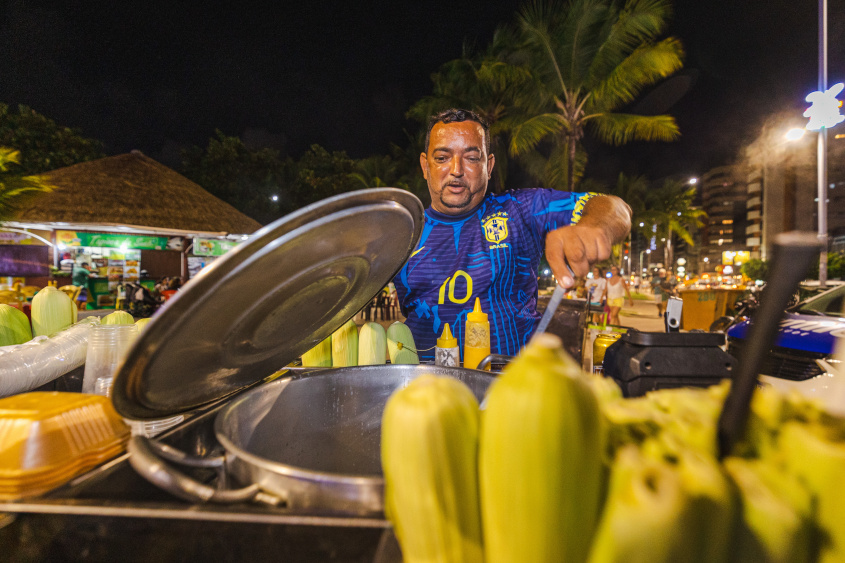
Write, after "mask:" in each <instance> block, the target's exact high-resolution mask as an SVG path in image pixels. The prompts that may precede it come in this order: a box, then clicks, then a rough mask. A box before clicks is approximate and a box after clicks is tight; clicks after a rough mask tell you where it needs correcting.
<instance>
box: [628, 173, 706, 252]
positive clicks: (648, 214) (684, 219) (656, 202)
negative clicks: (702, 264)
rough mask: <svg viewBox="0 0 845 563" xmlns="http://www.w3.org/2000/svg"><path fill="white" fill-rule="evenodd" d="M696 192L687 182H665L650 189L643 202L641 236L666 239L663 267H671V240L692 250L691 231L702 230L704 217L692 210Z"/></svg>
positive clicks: (696, 209)
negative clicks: (667, 265) (674, 238)
mask: <svg viewBox="0 0 845 563" xmlns="http://www.w3.org/2000/svg"><path fill="white" fill-rule="evenodd" d="M693 198H695V188H694V187H691V186H689V185H688V184H687V183H686V182H681V181H678V180H666V181H665V182H664V183H663V185H662V186H660V187H659V188H655V189H651V190H650V191H649V192H648V194H647V196H646V200H645V211H644V212H643V214H642V220H641V222H643V223H644V224H645V226H644V227H643V229H644V234H646V236H647V237H649V238H650V237H652V236H653V237H655V238H660V239H664V238H665V239H666V246H665V247H664V260H665V264H672V263H673V259H674V257H673V244H672V240H673V237H674V236H676V235H677V236H678V237H680V238H681V239H682V240H684V241H685V242H686V243H687V244H689V245H690V246H694V244H695V242H694V241H693V238H692V234H691V233H690V229H693V228H698V227H701V226H702V225H703V224H704V222H703V221H702V219H703V218H704V217H707V213H705V212H704V210H702V209H699V208H696V207H693V206H692V201H693Z"/></svg>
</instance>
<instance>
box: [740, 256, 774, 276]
mask: <svg viewBox="0 0 845 563" xmlns="http://www.w3.org/2000/svg"><path fill="white" fill-rule="evenodd" d="M739 271H740V272H742V275H744V276H745V277H747V278H750V279H752V280H766V279H768V276H769V263H768V262H767V261H766V260H760V259H759V258H752V259H751V260H749V261H748V262H746V263H745V264H743V265H742V266H741V267H740V269H739Z"/></svg>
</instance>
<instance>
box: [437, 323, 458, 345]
mask: <svg viewBox="0 0 845 563" xmlns="http://www.w3.org/2000/svg"><path fill="white" fill-rule="evenodd" d="M437 347H438V348H457V347H458V339H457V338H455V337H454V336H452V331H451V330H449V323H446V326H445V328H443V334H441V335H440V338H438V339H437Z"/></svg>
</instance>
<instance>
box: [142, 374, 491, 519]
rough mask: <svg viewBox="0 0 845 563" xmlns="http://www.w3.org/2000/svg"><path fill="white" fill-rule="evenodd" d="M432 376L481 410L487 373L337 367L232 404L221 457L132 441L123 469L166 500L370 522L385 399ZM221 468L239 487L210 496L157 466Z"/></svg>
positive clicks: (219, 427)
mask: <svg viewBox="0 0 845 563" xmlns="http://www.w3.org/2000/svg"><path fill="white" fill-rule="evenodd" d="M424 373H433V374H436V375H443V376H449V377H454V378H456V379H459V380H460V381H462V382H464V383H465V384H466V385H467V386H468V387H469V388H470V389H471V390H472V392H473V393H474V394H475V396H476V398H477V399H478V400H479V402H480V401H481V400H482V398H483V395H484V393H485V392H486V390H487V387H488V386H489V385H490V383H491V382H492V381H493V376H492V375H491V374H490V373H487V372H483V371H476V370H470V369H462V368H446V367H439V366H430V365H381V366H361V367H349V368H336V369H328V370H322V371H319V372H312V373H310V374H300V375H295V376H291V377H286V378H283V379H279V380H277V381H274V382H272V383H269V384H266V385H262V386H260V387H258V388H255V389H253V390H251V391H248V392H246V393H244V394H243V395H242V396H240V397H237V398H236V399H234V400H233V401H232V402H231V403H230V404H229V405H227V406H226V407H225V409H224V410H223V411H221V412H220V414H219V415H218V417H217V419H216V421H215V434H216V437H217V440H218V441H219V442H220V444H221V445H222V446H223V448H224V449H225V451H226V453H225V456H221V457H220V458H213V459H208V458H203V459H198V458H189V457H188V456H186V455H184V454H182V453H181V452H177V451H174V450H172V449H170V448H168V447H166V446H162V445H160V444H156V443H154V442H151V441H150V440H148V439H147V438H145V437H142V436H135V437H133V439H132V441H131V442H130V445H129V451H130V453H131V456H130V463H131V464H132V466H133V467H134V468H135V470H136V471H138V472H139V473H140V474H141V475H143V476H144V477H145V478H146V479H148V480H149V481H151V482H153V483H154V484H156V485H158V486H160V487H162V488H164V489H166V490H168V491H169V492H171V493H173V494H175V495H177V496H179V497H182V498H185V499H188V500H191V501H194V502H196V501H211V502H224V503H231V502H242V501H245V500H253V499H254V500H259V501H263V502H267V503H270V504H273V505H276V506H285V507H287V508H289V509H292V510H296V511H297V512H304V513H314V514H321V515H326V514H351V515H360V516H365V515H375V514H379V513H381V512H383V510H384V479H383V478H382V473H381V455H380V440H381V418H382V412H383V411H384V406H385V404H386V403H387V399H388V398H389V397H390V395H391V393H393V392H394V391H395V390H397V389H400V388H402V387H404V386H406V385H407V384H408V383H409V382H410V381H411V380H412V379H414V378H416V377H418V376H420V375H422V374H424ZM162 457H164V458H165V459H167V460H168V461H173V462H179V463H184V464H187V465H195V466H197V465H200V466H205V467H209V466H222V467H223V468H224V469H225V475H226V477H227V478H231V479H232V480H233V481H235V482H237V483H238V484H240V485H242V486H244V488H241V489H235V490H225V491H221V490H217V489H214V488H212V487H209V486H206V485H203V484H201V483H199V482H197V481H195V480H193V479H192V478H190V477H188V476H187V475H185V474H183V473H181V472H180V471H178V470H176V469H175V468H173V467H172V466H170V465H168V464H167V463H163V460H162V459H161V458H162Z"/></svg>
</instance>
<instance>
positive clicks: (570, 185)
mask: <svg viewBox="0 0 845 563" xmlns="http://www.w3.org/2000/svg"><path fill="white" fill-rule="evenodd" d="M566 143H567V145H569V146H568V148H569V162H567V168H566V188H567V189H568V190H569V191H570V192H574V191H575V148H576V145H577V144H578V143H577V142H576V141H575V137H574V136H572V135H567V137H566Z"/></svg>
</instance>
